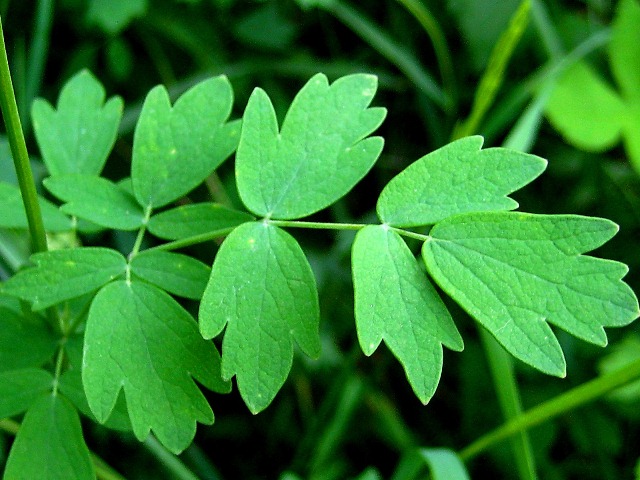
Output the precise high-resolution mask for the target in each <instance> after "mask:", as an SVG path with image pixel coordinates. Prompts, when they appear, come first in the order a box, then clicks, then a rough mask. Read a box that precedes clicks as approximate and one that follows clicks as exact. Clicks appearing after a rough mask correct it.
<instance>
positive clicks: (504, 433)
mask: <svg viewBox="0 0 640 480" xmlns="http://www.w3.org/2000/svg"><path fill="white" fill-rule="evenodd" d="M639 378H640V360H636V361H635V362H633V363H630V364H629V365H627V366H626V367H624V368H621V369H619V370H616V371H614V372H611V373H608V374H606V375H602V376H600V377H598V378H595V379H593V380H590V381H588V382H587V383H584V384H582V385H580V386H578V387H575V388H572V389H571V390H569V391H567V392H565V393H563V394H562V395H559V396H557V397H554V398H552V399H551V400H548V401H546V402H544V403H541V404H540V405H538V406H537V407H534V408H532V409H530V410H527V411H525V412H524V413H523V414H522V415H520V416H518V417H516V418H514V419H513V420H510V421H508V422H506V423H504V424H503V425H501V426H500V427H498V428H496V429H495V430H493V431H491V432H489V433H487V434H485V435H483V436H482V437H480V438H479V439H477V440H476V441H475V442H473V443H472V444H470V445H469V446H467V447H465V448H463V449H462V450H461V451H460V452H459V456H460V458H461V459H462V460H463V461H465V462H467V461H469V460H471V459H472V458H474V457H475V456H477V455H478V454H480V453H482V452H483V451H485V450H486V449H488V448H490V447H492V446H494V445H495V444H497V443H499V442H501V441H502V440H504V439H506V438H509V437H510V436H512V435H515V434H517V433H519V432H521V431H523V430H527V429H529V428H531V427H534V426H536V425H539V424H540V423H542V422H544V421H547V420H551V419H552V418H554V417H557V416H558V415H562V414H564V413H567V412H569V411H571V410H573V409H575V408H577V407H580V406H582V405H585V404H587V403H589V402H592V401H594V400H596V399H598V398H600V397H602V396H604V395H605V394H607V393H609V392H611V391H612V390H615V389H616V388H620V387H622V386H624V385H626V384H628V383H630V382H632V381H634V380H638V379H639Z"/></svg>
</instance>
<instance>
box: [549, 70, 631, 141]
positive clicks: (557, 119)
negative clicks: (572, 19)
mask: <svg viewBox="0 0 640 480" xmlns="http://www.w3.org/2000/svg"><path fill="white" fill-rule="evenodd" d="M546 113H547V118H548V119H549V121H550V122H551V124H552V125H553V126H554V128H556V129H557V130H558V131H559V132H560V133H562V135H563V136H565V137H566V139H567V141H569V142H570V143H572V144H574V145H575V146H576V147H578V148H581V149H583V150H587V151H594V152H599V151H603V150H606V149H608V148H610V147H612V146H613V145H615V144H616V143H617V142H618V140H619V139H620V132H621V130H622V126H623V124H624V117H625V115H626V114H625V105H624V103H623V102H622V100H621V98H620V97H619V96H618V94H617V93H616V92H615V91H614V90H613V89H612V88H611V87H610V86H609V85H608V84H607V83H605V82H604V81H603V80H602V79H601V78H600V77H599V76H598V75H597V74H596V73H595V72H594V71H593V69H592V68H591V67H589V66H588V65H587V64H586V63H584V62H577V63H576V64H575V65H573V66H571V67H569V68H568V69H567V70H566V72H565V73H564V74H563V75H562V77H560V79H559V80H558V83H557V85H556V88H555V89H554V90H553V92H552V93H551V97H550V98H549V101H548V102H547V108H546Z"/></svg>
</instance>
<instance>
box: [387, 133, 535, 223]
mask: <svg viewBox="0 0 640 480" xmlns="http://www.w3.org/2000/svg"><path fill="white" fill-rule="evenodd" d="M482 141H483V140H482V137H468V138H463V139H460V140H457V141H455V142H452V143H450V144H448V145H446V146H444V147H442V148H440V149H438V150H436V151H434V152H431V153H429V154H427V155H425V156H424V157H422V158H420V159H419V160H417V161H416V162H414V163H413V164H411V165H410V166H409V167H408V168H406V169H405V170H404V171H403V172H401V173H400V174H398V175H397V176H396V177H395V178H393V179H392V180H391V181H390V182H389V183H388V184H387V185H386V186H385V188H384V190H382V193H381V194H380V198H379V200H378V203H377V211H378V216H379V217H380V219H381V220H382V221H383V222H385V223H387V224H389V225H392V226H394V227H416V226H420V225H431V224H434V223H436V222H438V221H440V220H442V219H445V218H447V217H450V216H451V215H455V214H456V213H465V212H477V211H486V210H513V209H514V208H517V207H518V203H517V202H516V201H514V200H512V199H511V198H509V197H507V195H508V194H510V193H512V192H514V191H516V190H518V189H519V188H522V187H523V186H524V185H526V184H527V183H529V182H531V181H532V180H533V179H534V178H536V177H537V176H538V175H540V174H541V173H542V172H543V170H544V169H545V167H546V161H545V160H543V159H541V158H538V157H535V156H533V155H528V154H526V153H521V152H514V151H510V150H506V149H503V148H490V149H486V150H481V149H480V148H481V147H482Z"/></svg>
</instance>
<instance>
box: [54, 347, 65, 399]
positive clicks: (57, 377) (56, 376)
mask: <svg viewBox="0 0 640 480" xmlns="http://www.w3.org/2000/svg"><path fill="white" fill-rule="evenodd" d="M63 362H64V344H61V345H60V347H59V348H58V354H57V355H56V370H55V372H54V375H53V396H56V395H57V394H58V382H59V381H60V376H61V375H62V365H63Z"/></svg>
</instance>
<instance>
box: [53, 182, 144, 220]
mask: <svg viewBox="0 0 640 480" xmlns="http://www.w3.org/2000/svg"><path fill="white" fill-rule="evenodd" d="M43 183H44V186H45V187H47V190H49V191H50V192H51V193H53V194H54V195H55V196H56V197H58V198H59V199H60V200H63V201H65V202H67V203H65V204H64V205H63V206H62V207H61V210H62V211H63V212H65V213H66V214H68V215H75V216H77V217H80V218H83V219H85V220H89V221H91V222H93V223H95V224H97V225H100V226H102V227H107V228H113V229H116V230H136V229H138V228H140V227H141V226H142V224H143V223H144V217H145V215H144V211H143V210H142V207H140V205H138V203H137V202H136V199H135V198H134V197H133V195H131V194H130V193H129V192H127V191H125V190H124V189H122V188H120V187H119V186H118V185H115V184H114V183H112V182H110V181H109V180H107V179H105V178H102V177H96V176H94V175H82V174H69V175H58V176H55V177H49V178H47V179H45V180H44V182H43Z"/></svg>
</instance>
